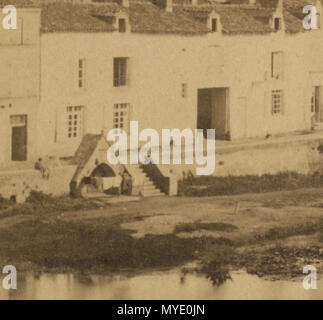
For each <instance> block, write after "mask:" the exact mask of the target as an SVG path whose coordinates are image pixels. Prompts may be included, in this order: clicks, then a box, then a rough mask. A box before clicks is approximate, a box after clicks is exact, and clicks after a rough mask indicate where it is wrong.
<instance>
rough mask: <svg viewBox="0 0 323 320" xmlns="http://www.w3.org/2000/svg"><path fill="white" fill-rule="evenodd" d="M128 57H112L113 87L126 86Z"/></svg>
mask: <svg viewBox="0 0 323 320" xmlns="http://www.w3.org/2000/svg"><path fill="white" fill-rule="evenodd" d="M127 62H128V58H114V59H113V85H114V86H115V87H120V86H126V85H127V84H128V83H127V82H128V81H127V80H128V79H127Z"/></svg>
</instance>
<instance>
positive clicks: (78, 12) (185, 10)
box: [0, 0, 323, 35]
mask: <svg viewBox="0 0 323 320" xmlns="http://www.w3.org/2000/svg"><path fill="white" fill-rule="evenodd" d="M94 1H96V2H95V3H93V4H90V5H87V4H72V3H65V2H64V3H60V2H59V0H58V1H55V2H53V1H52V0H0V7H1V6H4V5H7V4H12V5H15V6H17V7H18V8H19V7H34V6H36V7H40V8H42V19H41V21H42V22H41V30H42V32H111V31H115V28H114V26H113V24H112V22H113V19H111V17H113V16H114V15H115V14H117V13H118V12H120V11H125V12H128V14H129V19H130V25H131V31H132V32H137V33H164V34H172V33H174V34H183V35H184V34H192V35H193V34H203V33H207V32H209V31H210V30H209V29H208V28H207V26H206V23H205V20H206V19H207V17H208V15H209V14H210V12H211V11H212V10H214V11H215V12H217V13H218V14H219V16H220V19H221V25H222V31H223V33H224V34H259V33H269V32H273V31H274V30H273V29H272V28H271V26H270V23H269V21H270V18H271V16H272V13H273V12H274V10H275V9H276V7H277V3H278V0H257V2H256V4H255V5H249V4H248V3H249V1H248V0H230V1H228V4H219V3H216V1H214V0H198V5H197V6H192V5H185V4H184V3H185V1H186V0H173V1H174V9H173V12H171V13H170V12H166V10H165V9H164V6H165V1H166V0H150V1H148V0H141V1H139V0H130V7H129V8H123V7H121V6H120V4H119V3H120V1H121V0H94ZM320 1H321V2H322V3H323V0H320ZM152 2H154V3H155V4H156V5H155V4H152ZM314 3H315V0H283V15H284V21H285V29H286V32H289V33H297V32H303V31H304V29H303V26H302V20H303V18H304V16H305V14H303V12H302V9H303V7H304V6H305V5H308V4H314Z"/></svg>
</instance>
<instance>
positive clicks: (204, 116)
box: [197, 89, 212, 137]
mask: <svg viewBox="0 0 323 320" xmlns="http://www.w3.org/2000/svg"><path fill="white" fill-rule="evenodd" d="M197 108H198V111H197V129H203V134H204V136H205V137H206V133H207V129H211V128H212V97H211V92H210V90H208V89H199V90H198V102H197Z"/></svg>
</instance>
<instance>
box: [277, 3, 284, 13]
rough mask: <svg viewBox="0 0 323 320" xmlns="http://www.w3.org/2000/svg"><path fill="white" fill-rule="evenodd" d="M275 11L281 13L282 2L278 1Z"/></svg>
mask: <svg viewBox="0 0 323 320" xmlns="http://www.w3.org/2000/svg"><path fill="white" fill-rule="evenodd" d="M277 10H279V11H281V12H282V11H283V0H278V3H277Z"/></svg>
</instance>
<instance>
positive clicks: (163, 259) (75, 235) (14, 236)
mask: <svg viewBox="0 0 323 320" xmlns="http://www.w3.org/2000/svg"><path fill="white" fill-rule="evenodd" d="M131 232H132V231H129V230H124V229H121V228H120V226H119V224H118V223H113V222H111V221H110V220H109V219H101V220H100V221H96V222H95V224H93V223H86V224H85V223H75V222H73V223H72V222H63V221H59V220H56V221H52V222H48V221H42V220H41V219H35V220H32V221H27V222H24V223H21V224H18V225H15V226H14V227H12V228H10V229H9V230H5V231H3V232H1V234H0V244H1V248H0V249H1V250H0V251H2V252H4V249H5V253H6V254H5V255H6V260H8V261H17V262H18V263H19V262H28V263H31V264H33V265H34V266H38V267H39V268H45V269H46V270H51V269H54V270H55V269H56V270H60V269H63V270H65V269H67V270H69V269H71V270H73V269H74V270H95V271H96V272H99V273H100V272H107V271H117V270H120V269H137V268H154V267H172V266H178V265H181V264H183V263H186V262H189V261H192V260H194V259H195V258H197V256H198V254H199V253H200V252H203V251H204V249H205V248H206V246H209V245H210V243H213V244H214V243H221V241H217V240H216V239H211V238H210V239H208V238H194V239H183V238H178V237H177V236H176V235H175V234H166V235H147V236H145V237H144V238H139V239H134V238H133V237H131Z"/></svg>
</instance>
